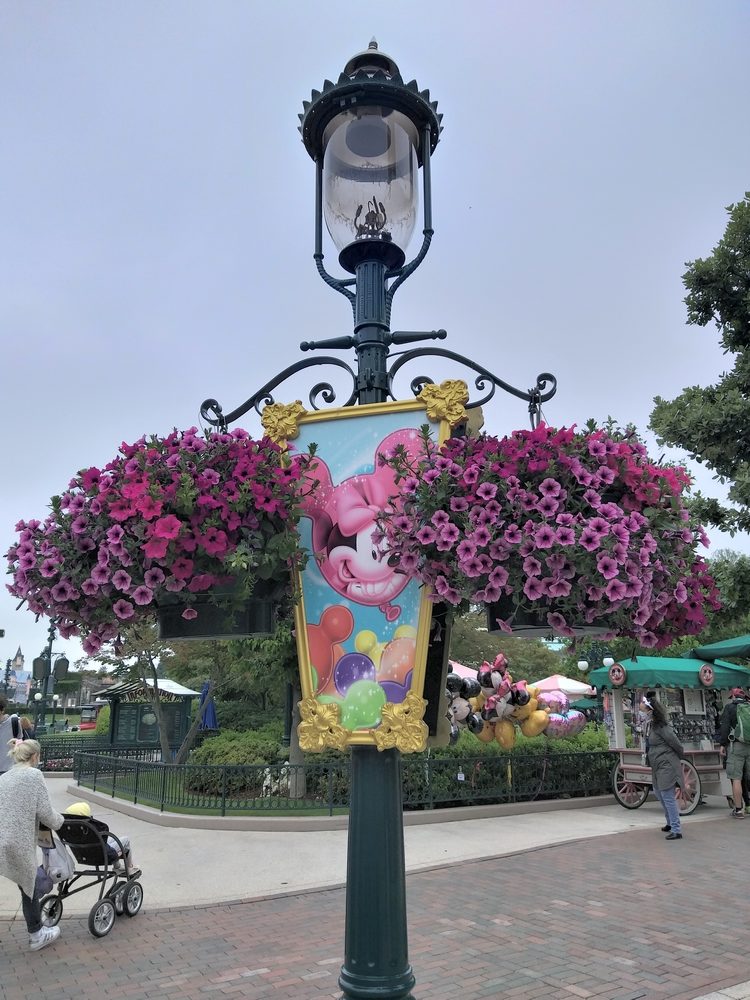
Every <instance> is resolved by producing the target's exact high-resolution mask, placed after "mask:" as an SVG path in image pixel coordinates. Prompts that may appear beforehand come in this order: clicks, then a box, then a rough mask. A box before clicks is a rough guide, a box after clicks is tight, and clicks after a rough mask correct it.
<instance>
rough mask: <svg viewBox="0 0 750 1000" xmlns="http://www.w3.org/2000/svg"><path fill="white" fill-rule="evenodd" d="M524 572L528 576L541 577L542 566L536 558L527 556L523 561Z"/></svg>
mask: <svg viewBox="0 0 750 1000" xmlns="http://www.w3.org/2000/svg"><path fill="white" fill-rule="evenodd" d="M523 571H524V573H525V574H526V575H527V576H539V574H540V573H541V572H542V564H541V563H540V562H539V560H538V559H537V558H536V557H535V556H526V558H525V559H524V561H523Z"/></svg>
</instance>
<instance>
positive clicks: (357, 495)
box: [263, 381, 468, 753]
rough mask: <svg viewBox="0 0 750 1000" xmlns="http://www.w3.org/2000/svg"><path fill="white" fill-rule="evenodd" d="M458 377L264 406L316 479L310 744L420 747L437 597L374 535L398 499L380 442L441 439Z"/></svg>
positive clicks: (410, 446) (301, 592)
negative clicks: (330, 405)
mask: <svg viewBox="0 0 750 1000" xmlns="http://www.w3.org/2000/svg"><path fill="white" fill-rule="evenodd" d="M467 398H468V393H467V390H466V385H465V384H464V383H463V382H460V381H451V382H444V383H442V384H441V385H439V386H438V385H434V384H429V385H427V386H425V387H424V389H423V390H422V392H421V393H420V394H419V396H418V397H417V398H416V399H414V400H410V401H404V402H393V403H372V404H365V405H360V406H356V407H342V408H339V409H330V410H325V411H313V412H308V411H306V410H305V409H304V408H303V407H302V404H301V403H293V404H290V405H288V406H285V405H283V404H273V405H271V406H267V407H266V408H265V410H264V411H263V423H264V427H265V429H266V433H268V435H269V436H270V437H272V438H274V439H275V440H286V441H290V440H292V439H294V447H295V448H296V449H297V450H299V451H300V452H305V451H307V450H308V448H309V447H310V446H311V445H314V446H315V457H314V459H313V461H312V462H311V466H310V469H309V471H308V473H307V476H308V478H309V479H310V481H311V486H312V487H313V488H312V489H311V491H310V493H309V495H308V497H307V498H306V500H305V503H304V506H303V517H302V520H301V522H300V536H301V544H302V546H303V548H304V549H305V550H306V551H307V553H308V555H309V558H308V560H307V565H306V566H305V568H304V569H303V570H302V571H301V572H300V573H299V574H298V579H297V581H296V583H297V590H298V601H297V605H296V609H295V629H296V641H297V653H298V659H299V664H300V681H301V687H302V701H301V703H300V716H301V720H302V721H301V722H300V726H299V742H300V746H301V747H302V749H303V750H308V751H321V750H324V749H326V748H327V747H331V748H336V749H339V750H343V749H344V748H345V747H347V746H349V745H351V744H364V745H374V746H376V747H378V749H380V750H384V749H389V748H396V749H398V750H401V751H402V752H412V753H413V752H417V751H419V750H423V749H424V748H425V746H426V744H427V735H428V729H427V725H426V724H425V722H424V721H423V719H424V714H425V708H426V705H427V702H426V701H425V699H424V698H423V691H424V683H425V664H426V661H427V652H428V647H429V641H430V626H431V620H432V609H433V603H432V601H431V600H430V599H429V596H428V595H427V594H425V592H424V588H422V587H420V585H419V583H418V582H417V581H416V580H412V579H410V578H409V576H408V575H406V574H405V573H404V572H403V571H402V569H401V568H400V567H399V566H398V565H392V564H391V563H390V562H389V560H388V558H387V555H386V554H385V553H384V552H383V550H382V548H381V547H380V546H379V544H378V542H377V536H376V538H375V539H373V532H374V531H375V528H376V518H377V515H378V513H379V512H380V511H381V510H383V509H385V508H386V507H387V506H388V505H389V503H392V502H393V499H394V498H395V496H396V494H397V493H398V487H397V485H396V481H395V476H394V472H393V470H392V469H390V468H389V467H388V466H387V465H384V464H381V463H380V462H379V461H378V456H379V455H380V454H385V453H388V452H392V451H393V450H394V449H396V448H399V447H401V448H404V449H405V450H406V452H407V454H409V455H410V456H413V457H414V459H417V457H418V456H419V455H420V453H421V451H422V447H423V446H422V443H421V441H422V438H421V434H422V428H424V427H425V426H426V427H428V428H429V433H430V436H431V437H432V439H433V440H435V441H437V442H438V443H442V441H444V440H445V439H446V438H447V437H449V436H450V433H451V427H452V426H455V425H456V424H458V423H460V422H462V421H463V420H465V419H466V411H465V409H464V404H465V402H466V401H467Z"/></svg>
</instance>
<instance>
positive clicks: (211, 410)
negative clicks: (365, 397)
mask: <svg viewBox="0 0 750 1000" xmlns="http://www.w3.org/2000/svg"><path fill="white" fill-rule="evenodd" d="M326 364H328V365H334V366H335V367H336V368H343V369H344V371H346V372H348V373H349V375H350V376H351V379H352V391H351V394H350V395H349V397H348V398H347V399H346V401H345V402H344V403H342V404H341V405H342V406H353V405H354V403H355V402H356V400H357V388H356V383H357V376H356V374H355V373H354V370H353V369H352V368H351V367H350V366H349V365H348V364H347V363H346V362H345V361H342V360H341V359H340V358H333V357H322V358H305V359H304V360H303V361H298V362H297V363H296V364H294V365H289V367H288V368H285V369H284V370H283V371H282V372H279V373H278V375H275V376H274V377H273V378H272V379H271V380H270V381H269V382H266V384H265V385H264V386H263V387H262V388H260V389H258V391H257V392H256V393H254V394H253V395H252V396H251V397H250V398H249V399H247V400H245V402H244V403H242V405H241V406H238V407H237V408H236V409H234V410H232V412H231V413H227V414H226V415H225V414H224V412H223V410H222V407H221V405H220V404H219V403H218V402H217V401H216V400H215V399H206V400H204V402H203V403H202V404H201V418H202V419H203V420H205V421H206V423H208V424H211V426H212V427H218V428H219V429H220V430H226V429H227V427H228V426H229V424H231V423H233V422H234V421H235V420H238V419H239V418H240V417H241V416H244V414H245V413H247V412H248V411H249V410H255V412H256V413H257V414H258V415H260V414H261V412H262V410H263V409H264V407H266V406H269V405H270V404H271V403H274V402H275V399H274V397H273V396H272V395H271V393H272V390H274V389H275V388H276V387H277V386H279V385H281V383H282V382H285V381H286V380H287V379H288V378H291V376H292V375H295V374H296V373H297V372H301V371H304V370H305V368H315V367H317V366H318V365H326ZM318 397H321V398H322V400H323V402H324V403H326V404H327V405H329V406H330V404H331V403H334V402H335V401H336V392H335V390H334V388H333V386H332V385H331V383H330V382H316V384H315V385H314V386H313V387H312V389H311V390H310V394H309V396H308V400H309V403H310V409H311V410H319V409H320V406H318Z"/></svg>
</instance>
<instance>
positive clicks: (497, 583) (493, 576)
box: [488, 566, 508, 587]
mask: <svg viewBox="0 0 750 1000" xmlns="http://www.w3.org/2000/svg"><path fill="white" fill-rule="evenodd" d="M488 579H489V583H490V585H491V586H493V587H504V586H505V584H506V583H507V582H508V571H507V569H506V568H505V567H504V566H495V567H494V569H493V570H492V572H491V573H490V575H489V577H488Z"/></svg>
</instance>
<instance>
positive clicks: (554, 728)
mask: <svg viewBox="0 0 750 1000" xmlns="http://www.w3.org/2000/svg"><path fill="white" fill-rule="evenodd" d="M585 728H586V716H585V715H584V714H583V712H579V711H577V710H576V709H573V710H572V711H570V712H567V713H566V714H564V715H561V714H560V713H558V712H553V713H552V714H551V715H550V717H549V721H548V722H547V728H546V729H545V730H544V735H545V736H548V737H549V738H550V739H551V740H567V739H570V737H571V736H577V735H578V734H579V733H581V732H583V730H584V729H585Z"/></svg>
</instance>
